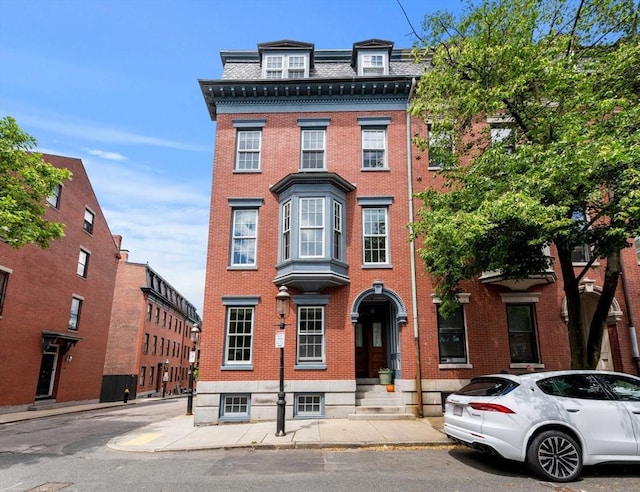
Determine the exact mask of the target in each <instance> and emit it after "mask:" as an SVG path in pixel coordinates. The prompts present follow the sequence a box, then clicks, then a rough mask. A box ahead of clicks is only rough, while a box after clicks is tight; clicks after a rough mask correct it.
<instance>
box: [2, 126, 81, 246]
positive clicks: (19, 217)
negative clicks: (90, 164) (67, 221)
mask: <svg viewBox="0 0 640 492" xmlns="http://www.w3.org/2000/svg"><path fill="white" fill-rule="evenodd" d="M35 147H36V140H35V139H34V138H33V137H32V136H31V135H28V134H27V133H25V132H24V131H22V130H21V129H20V127H19V126H18V124H17V123H16V120H15V119H13V118H12V117H10V116H6V117H4V118H2V119H1V120H0V240H1V241H3V242H5V243H7V244H9V245H10V246H12V247H14V248H20V247H22V246H24V245H26V244H37V245H38V246H39V247H41V248H47V247H48V246H49V243H50V242H51V241H52V240H54V239H56V238H59V237H62V236H63V235H64V227H63V224H61V223H58V222H50V221H47V220H46V219H45V211H46V206H47V205H46V201H45V199H46V197H48V196H49V195H51V193H52V192H53V190H54V189H55V187H56V186H57V185H59V184H60V183H62V182H63V181H65V180H67V179H69V178H70V177H71V173H70V171H69V170H68V169H58V168H56V167H54V166H52V165H51V164H48V163H47V162H45V161H44V160H43V159H42V155H41V154H38V153H36V152H33V150H32V149H34V148H35Z"/></svg>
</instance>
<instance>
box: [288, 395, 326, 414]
mask: <svg viewBox="0 0 640 492" xmlns="http://www.w3.org/2000/svg"><path fill="white" fill-rule="evenodd" d="M323 396H324V395H323V394H322V393H296V395H295V396H294V408H293V414H294V416H295V417H300V418H305V417H309V418H317V417H322V416H323V415H324V408H323V407H324V405H323V403H324V402H323Z"/></svg>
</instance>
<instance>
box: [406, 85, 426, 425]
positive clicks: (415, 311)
mask: <svg viewBox="0 0 640 492" xmlns="http://www.w3.org/2000/svg"><path fill="white" fill-rule="evenodd" d="M415 89H416V79H415V77H414V78H413V79H412V80H411V88H410V89H409V97H408V98H407V124H406V127H407V193H408V195H409V196H408V200H409V223H410V224H412V223H413V218H414V217H413V213H414V212H413V172H412V152H411V149H412V146H411V113H410V112H409V104H410V102H411V97H413V92H414V91H415ZM409 258H410V268H411V306H412V320H413V342H414V349H415V357H416V403H417V405H418V417H423V416H424V412H423V409H422V370H421V366H420V333H419V331H418V293H417V279H416V247H415V242H414V241H409Z"/></svg>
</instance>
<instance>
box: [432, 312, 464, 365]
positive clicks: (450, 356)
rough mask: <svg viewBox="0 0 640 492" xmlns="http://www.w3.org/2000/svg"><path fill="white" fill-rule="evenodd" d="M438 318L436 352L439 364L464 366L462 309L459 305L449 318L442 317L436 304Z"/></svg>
mask: <svg viewBox="0 0 640 492" xmlns="http://www.w3.org/2000/svg"><path fill="white" fill-rule="evenodd" d="M436 310H437V316H438V352H439V356H440V363H441V364H465V363H466V362H467V340H466V338H467V337H466V327H465V319H464V307H463V305H462V304H460V305H459V306H458V307H457V309H456V311H455V312H454V313H453V314H450V315H449V316H446V317H445V316H443V315H442V313H441V310H440V304H436Z"/></svg>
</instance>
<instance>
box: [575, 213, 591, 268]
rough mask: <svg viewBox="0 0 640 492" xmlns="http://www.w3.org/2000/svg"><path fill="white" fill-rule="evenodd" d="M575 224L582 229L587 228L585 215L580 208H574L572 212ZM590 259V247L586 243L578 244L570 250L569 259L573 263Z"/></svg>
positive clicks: (585, 261)
mask: <svg viewBox="0 0 640 492" xmlns="http://www.w3.org/2000/svg"><path fill="white" fill-rule="evenodd" d="M572 218H573V220H574V221H575V222H576V226H577V227H578V228H579V229H580V230H581V231H584V230H585V229H586V228H587V215H586V214H585V212H584V211H582V210H576V211H575V212H573V214H572ZM590 259H591V247H590V246H589V245H588V244H579V245H578V246H575V247H574V248H573V249H572V250H571V261H572V262H573V263H587V262H589V260H590Z"/></svg>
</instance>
